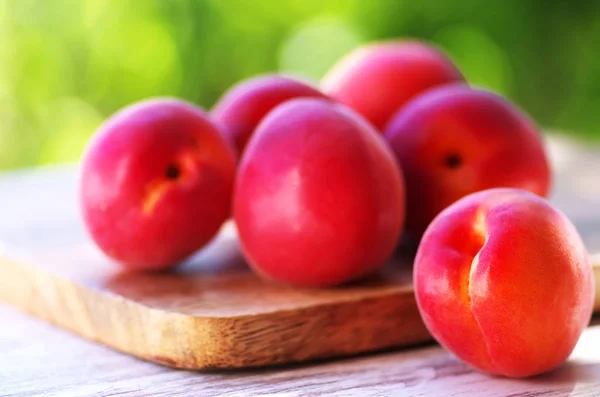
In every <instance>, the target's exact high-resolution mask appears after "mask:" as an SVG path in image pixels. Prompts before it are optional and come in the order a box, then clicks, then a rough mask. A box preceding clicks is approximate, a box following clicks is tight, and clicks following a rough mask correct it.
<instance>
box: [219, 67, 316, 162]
mask: <svg viewBox="0 0 600 397" xmlns="http://www.w3.org/2000/svg"><path fill="white" fill-rule="evenodd" d="M300 97H316V98H324V97H325V95H324V94H323V93H321V92H320V91H319V90H318V89H316V88H314V87H311V86H310V85H308V84H307V83H303V82H301V81H299V80H295V79H293V78H290V77H285V76H280V75H267V76H260V77H255V78H253V79H249V80H246V81H243V82H241V83H239V84H238V85H236V86H234V87H233V88H231V89H230V90H229V91H228V92H227V93H226V94H225V95H224V96H223V97H222V98H221V99H220V100H219V101H218V102H217V104H216V105H215V107H214V108H213V110H212V112H211V115H212V117H213V119H214V120H215V121H216V122H217V123H219V124H220V125H221V127H223V130H224V132H225V136H227V137H228V138H229V140H230V141H231V142H233V144H234V145H235V147H236V148H237V150H238V154H242V153H243V151H244V148H245V147H246V144H247V142H248V140H249V139H250V137H251V136H252V133H253V132H254V129H255V128H256V126H257V125H258V123H259V122H260V120H262V118H263V117H265V116H266V115H267V113H269V112H270V111H271V109H273V108H274V107H276V106H277V105H279V104H281V103H283V102H285V101H287V100H289V99H293V98H300Z"/></svg>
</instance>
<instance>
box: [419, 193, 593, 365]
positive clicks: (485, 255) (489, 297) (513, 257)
mask: <svg viewBox="0 0 600 397" xmlns="http://www.w3.org/2000/svg"><path fill="white" fill-rule="evenodd" d="M414 287H415V293H416V299H417V304H418V307H419V310H420V312H421V315H422V317H423V320H424V322H425V325H426V326H427V328H428V329H429V331H430V332H431V334H432V335H433V336H434V337H435V339H436V340H437V341H438V342H439V343H440V344H441V345H442V346H444V347H446V348H447V349H448V350H450V351H451V352H452V353H454V354H455V355H456V356H458V357H459V358H460V359H462V360H464V361H465V362H466V363H467V364H469V365H470V366H472V367H474V368H476V369H478V370H480V371H483V372H487V373H489V374H495V375H504V376H511V377H524V376H530V375H536V374H539V373H542V372H545V371H548V370H550V369H552V368H554V367H556V366H558V365H559V364H561V363H562V362H563V361H565V360H566V359H567V357H568V356H569V354H570V353H571V351H572V350H573V348H574V347H575V344H576V342H577V340H578V338H579V336H580V334H581V332H582V331H583V329H584V327H585V326H586V325H587V323H588V321H589V320H590V316H591V313H592V304H593V298H594V280H593V277H592V268H591V265H590V263H589V261H588V257H587V253H586V249H585V247H584V245H583V242H582V240H581V238H580V236H579V234H578V233H577V230H576V229H575V227H574V226H573V225H572V224H571V222H570V221H569V220H568V219H567V218H566V217H565V216H564V215H563V214H562V213H561V212H559V211H558V210H556V209H554V208H553V207H552V206H551V205H550V204H549V203H548V202H546V201H545V200H544V199H543V198H540V197H539V196H536V195H534V194H532V193H529V192H526V191H524V190H520V189H510V188H496V189H490V190H486V191H482V192H478V193H474V194H471V195H469V196H467V197H464V198H462V199H461V200H459V201H457V202H456V203H454V204H452V205H451V206H450V207H448V208H447V209H445V210H444V211H443V212H442V213H441V214H439V215H438V217H437V218H436V219H435V220H434V221H433V222H432V223H431V225H429V227H428V228H427V231H426V232H425V235H424V236H423V239H422V241H421V244H420V246H419V249H418V251H417V256H416V259H415V265H414Z"/></svg>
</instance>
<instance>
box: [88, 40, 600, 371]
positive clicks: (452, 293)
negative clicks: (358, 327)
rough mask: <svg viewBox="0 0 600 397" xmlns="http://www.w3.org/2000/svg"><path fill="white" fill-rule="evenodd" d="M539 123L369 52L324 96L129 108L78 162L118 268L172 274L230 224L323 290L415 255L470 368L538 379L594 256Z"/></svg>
mask: <svg viewBox="0 0 600 397" xmlns="http://www.w3.org/2000/svg"><path fill="white" fill-rule="evenodd" d="M550 184H551V171H550V167H549V162H548V158H547V155H546V153H545V149H544V144H543V141H542V137H541V135H540V133H539V131H538V129H537V127H536V126H535V125H534V123H533V122H532V121H531V120H530V119H529V118H528V117H527V116H526V115H525V114H524V113H523V112H522V111H521V110H519V109H518V108H517V107H515V106H514V105H513V104H511V103H509V102H508V101H507V100H506V99H503V98H502V97H500V96H498V95H496V94H493V93H491V92H487V91H484V90H480V89H475V88H472V87H470V86H469V85H467V83H466V82H465V81H464V78H463V76H462V75H461V73H460V72H459V71H458V69H457V68H456V67H455V66H454V65H453V64H452V63H451V61H450V60H449V59H447V58H446V56H445V55H444V54H442V53H441V52H440V51H439V50H438V49H436V48H434V47H432V46H430V45H428V44H425V43H422V42H417V41H392V42H382V43H375V44H371V45H367V46H364V47H362V48H359V49H357V50H355V51H353V52H351V53H350V54H349V55H347V56H346V57H345V58H343V59H342V60H341V61H340V62H339V63H338V64H337V65H336V66H334V68H333V69H332V70H331V71H330V72H329V73H328V74H327V75H326V77H325V78H324V79H323V81H322V82H321V86H320V88H317V87H315V86H312V85H310V84H309V83H307V82H303V81H301V80H298V79H294V78H291V77H286V76H282V75H268V76H260V77H256V78H254V79H250V80H247V81H244V82H241V83H240V84H238V85H236V86H234V87H233V88H231V90H230V91H229V92H227V93H225V95H224V96H223V97H222V98H221V99H220V101H219V102H218V103H217V104H216V105H215V107H214V108H213V109H212V111H211V112H210V113H206V112H204V111H203V110H202V109H200V108H198V107H196V106H194V105H192V104H190V103H186V102H184V101H181V100H176V99H154V100H148V101H143V102H140V103H137V104H134V105H132V106H129V107H127V108H125V109H123V110H121V111H119V112H118V113H117V114H115V115H114V116H112V117H111V118H110V119H109V120H108V121H106V123H104V124H103V125H102V126H101V127H100V129H99V130H98V131H97V132H96V134H95V135H94V137H93V138H92V140H91V141H90V142H89V145H88V147H87V149H86V151H85V154H84V157H83V161H82V167H81V182H80V201H81V207H82V213H83V217H84V221H85V224H86V227H87V229H88V231H89V233H90V234H91V236H92V238H93V239H94V241H95V242H96V243H97V245H98V246H99V247H100V248H101V249H102V251H104V252H105V253H106V254H107V255H108V256H109V257H111V258H113V259H114V260H116V261H117V262H119V263H121V264H122V265H123V266H125V267H127V268H131V269H138V270H158V269H166V268H169V267H171V266H175V265H177V264H178V263H180V262H181V261H182V260H184V259H186V258H187V257H189V256H190V255H191V254H193V253H194V252H196V251H198V250H199V249H200V248H202V247H203V246H204V245H206V244H207V243H208V242H209V241H210V240H211V239H212V238H213V237H214V236H215V234H216V233H217V232H218V230H219V229H220V228H221V226H222V225H223V223H224V222H225V221H227V220H228V219H229V218H230V217H233V220H234V223H235V225H236V227H237V231H238V236H239V241H240V245H241V248H242V251H243V253H244V256H245V258H246V259H247V262H248V263H249V265H250V267H251V268H252V269H253V270H254V271H255V272H256V273H257V274H259V275H260V276H263V277H265V278H267V279H270V280H273V281H276V282H280V283H286V284H292V285H296V286H303V287H332V286H337V285H340V284H343V283H346V282H349V281H351V280H355V279H358V278H361V277H363V276H366V275H368V274H370V273H372V272H374V271H376V270H377V269H378V268H379V267H381V266H382V265H383V264H385V263H386V261H387V260H388V259H389V258H390V256H391V255H392V254H393V252H394V250H395V249H396V248H397V246H398V243H399V240H400V239H401V238H403V239H407V240H409V241H413V242H415V244H417V243H418V244H419V246H418V250H417V255H416V258H415V262H414V288H415V294H416V300H417V303H418V307H419V310H420V312H421V315H422V318H423V320H424V322H425V324H426V326H427V328H428V329H429V331H430V332H431V334H432V335H433V336H434V337H435V338H436V339H437V341H438V342H439V343H440V344H441V345H443V346H445V347H446V348H448V349H449V350H450V351H452V352H453V353H454V354H455V355H456V356H458V357H459V358H461V359H462V360H464V361H465V362H466V363H468V364H469V365H471V366H473V367H475V368H477V369H479V370H481V371H484V372H487V373H490V374H499V375H505V376H517V377H520V376H529V375H534V374H538V373H541V372H545V371H548V370H550V369H552V368H554V367H556V366H557V365H559V364H560V363H562V362H563V361H564V360H566V358H567V357H568V355H569V354H570V352H571V351H572V350H573V348H574V346H575V344H576V342H577V340H578V338H579V336H580V334H581V332H582V330H583V329H584V327H585V326H586V325H587V323H588V321H589V319H590V315H591V312H592V302H593V294H594V285H593V278H592V269H591V266H590V263H589V260H588V256H587V252H586V249H585V247H584V245H583V243H582V240H581V238H580V236H579V235H578V233H577V231H576V229H575V228H574V226H573V225H572V224H571V222H570V221H569V220H568V219H567V218H566V217H565V216H564V215H563V214H562V213H561V212H560V211H558V210H556V209H555V208H553V207H552V205H550V204H549V203H548V202H547V201H546V200H545V199H544V197H545V196H546V195H547V194H548V191H549V188H550Z"/></svg>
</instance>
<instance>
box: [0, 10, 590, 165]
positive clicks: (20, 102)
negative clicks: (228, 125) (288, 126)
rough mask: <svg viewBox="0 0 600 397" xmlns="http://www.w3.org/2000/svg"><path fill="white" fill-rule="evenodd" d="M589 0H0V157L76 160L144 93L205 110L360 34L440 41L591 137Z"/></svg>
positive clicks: (505, 90)
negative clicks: (261, 77)
mask: <svg viewBox="0 0 600 397" xmlns="http://www.w3.org/2000/svg"><path fill="white" fill-rule="evenodd" d="M598 8H599V3H598V2H597V0H580V1H572V2H566V1H559V0H504V1H502V2H482V1H480V0H460V1H458V0H419V1H415V0H372V1H367V0H338V1H334V0H195V1H194V0H0V168H3V169H6V168H14V167H23V166H32V165H37V164H48V163H56V162H65V161H74V160H77V159H78V158H79V157H80V155H81V151H82V149H83V147H84V145H85V143H86V141H87V139H88V138H89V136H90V135H91V134H92V133H93V131H94V130H95V128H96V127H97V126H98V125H99V124H100V123H101V122H102V120H104V119H105V118H106V116H107V115H109V114H111V113H112V112H114V111H115V110H116V109H118V108H120V107H122V106H124V105H127V104H129V103H131V102H133V101H136V100H140V99H143V98H146V97H149V96H159V95H170V96H178V97H183V98H186V99H188V100H191V101H193V102H195V103H197V104H200V105H202V106H204V107H206V108H210V107H211V106H212V105H213V104H214V102H215V100H216V99H217V98H218V97H219V96H220V95H221V93H222V92H223V91H224V90H226V89H227V88H228V87H229V86H230V85H232V84H233V83H235V82H237V81H238V80H240V79H243V78H246V77H249V76H252V75H254V74H257V73H265V72H270V71H278V70H286V71H292V72H295V73H297V74H301V75H304V76H306V77H310V78H314V79H315V80H316V79H319V78H320V77H321V76H322V75H323V74H324V72H325V71H326V70H327V69H328V68H329V67H330V66H331V65H332V64H333V63H334V62H335V61H336V60H337V59H338V58H339V57H341V56H342V55H343V54H344V53H346V52H347V51H348V50H350V49H352V48H353V47H355V46H357V45H359V44H360V43H363V42H367V41H370V40H378V39H386V38H394V37H405V36H411V37H417V38H422V39H426V40H430V41H432V42H434V43H435V44H437V45H438V46H440V47H442V48H444V49H445V50H446V51H447V52H448V54H449V55H450V56H451V57H452V58H453V59H454V61H455V62H456V63H457V64H458V66H459V67H460V68H461V69H462V71H463V72H464V74H465V75H466V76H467V78H468V80H469V81H470V82H471V83H472V84H475V85H479V86H482V87H487V88H490V89H492V90H495V91H497V92H500V93H501V94H504V95H506V96H508V97H510V98H511V99H513V100H514V101H515V102H517V103H518V104H519V105H520V106H522V107H523V108H524V109H525V110H526V111H527V112H529V113H530V114H531V115H532V117H533V118H534V119H536V120H537V122H538V123H539V124H540V125H542V126H543V127H544V128H546V129H552V130H562V131H569V133H571V134H575V135H577V136H580V137H583V138H590V139H593V138H595V137H597V138H598V139H600V52H599V51H600V13H599V12H598V11H599V10H598Z"/></svg>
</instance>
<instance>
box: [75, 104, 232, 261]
mask: <svg viewBox="0 0 600 397" xmlns="http://www.w3.org/2000/svg"><path fill="white" fill-rule="evenodd" d="M235 167H236V165H235V157H234V153H233V149H232V148H231V147H230V146H229V144H228V143H227V142H226V140H225V139H224V138H223V136H222V134H221V132H220V131H219V129H218V128H217V127H216V126H215V125H214V124H213V123H212V122H211V121H210V120H209V119H208V118H207V116H206V114H205V113H204V112H203V111H202V110H201V109H199V108H197V107H196V106H194V105H191V104H188V103H186V102H183V101H180V100H176V99H155V100H148V101H144V102H140V103H138V104H135V105H133V106H130V107H128V108H126V109H124V110H122V111H120V112H118V113H117V114H116V115H114V116H113V117H111V118H110V119H109V120H108V121H107V122H106V123H104V125H103V126H101V128H100V129H99V130H98V131H97V132H96V134H95V135H94V137H93V138H92V140H91V141H90V142H89V144H88V147H87V149H86V151H85V153H84V156H83V160H82V165H81V175H80V205H81V210H82V213H83V218H84V223H85V225H86V227H87V230H88V231H89V233H90V234H91V236H92V238H93V239H94V241H95V242H96V243H97V244H98V246H99V247H100V248H101V249H102V251H104V252H105V253H106V254H107V255H108V256H110V257H112V258H113V259H115V260H117V261H118V262H120V263H121V264H123V265H124V266H126V267H129V268H134V269H149V270H150V269H152V270H155V269H163V268H167V267H170V266H173V265H176V264H177V263H178V262H180V261H182V260H183V259H185V258H186V257H187V256H189V255H191V254H192V253H194V252H195V251H196V250H198V249H199V248H201V247H202V246H203V245H204V244H206V243H207V242H208V241H209V240H210V239H211V238H212V237H213V236H214V235H215V234H216V233H217V231H218V230H219V228H220V227H221V225H222V224H223V222H224V221H225V219H226V218H227V217H228V216H229V213H230V203H231V194H232V189H233V180H234V174H235Z"/></svg>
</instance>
